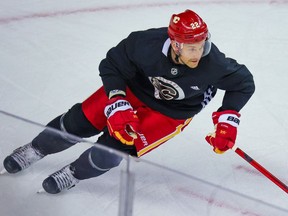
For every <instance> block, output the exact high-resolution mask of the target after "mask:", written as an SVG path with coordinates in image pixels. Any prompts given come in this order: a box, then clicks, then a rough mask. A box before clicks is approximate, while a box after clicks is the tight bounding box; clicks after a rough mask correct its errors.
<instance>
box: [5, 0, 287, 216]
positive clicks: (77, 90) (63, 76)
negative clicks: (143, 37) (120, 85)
mask: <svg viewBox="0 0 288 216" xmlns="http://www.w3.org/2000/svg"><path fill="white" fill-rule="evenodd" d="M0 8H1V10H0V71H1V72H0V101H1V102H0V110H4V111H7V112H10V113H13V114H15V115H18V116H21V117H23V118H25V119H30V120H32V121H35V122H38V123H40V124H44V125H45V124H46V123H47V122H48V121H50V120H51V119H52V118H54V117H55V116H57V115H59V114H61V113H63V112H65V111H66V110H67V109H69V108H70V107H71V106H72V105H73V104H75V103H77V102H81V101H83V100H84V99H85V98H87V97H88V96H89V95H90V94H91V93H93V92H94V91H95V90H96V89H98V88H99V87H100V86H101V81H100V78H99V77H98V64H99V62H100V61H101V59H103V58H104V57H105V54H106V52H107V51H108V49H109V48H111V47H112V46H115V45H116V44H117V43H118V42H119V41H120V40H121V39H122V38H124V37H126V36H127V35H128V34H129V33H130V32H131V31H134V30H142V29H147V28H153V27H161V26H167V24H168V22H169V18H170V15H171V14H172V13H178V12H180V11H183V10H185V9H186V8H190V9H192V10H195V11H197V12H198V13H199V14H200V15H201V16H202V17H203V19H205V20H206V22H207V24H208V26H209V30H210V32H211V34H212V40H213V42H214V43H215V44H216V45H217V46H218V47H219V48H220V50H222V51H223V52H225V53H226V54H227V56H229V57H233V58H235V59H237V60H238V62H240V63H244V64H245V65H246V66H247V67H248V68H249V69H250V70H251V72H252V73H253V74H254V78H255V83H256V92H255V94H254V95H253V97H252V98H251V100H250V101H249V102H248V104H247V106H246V107H245V108H243V110H242V111H241V114H242V117H241V125H240V127H239V133H238V139H237V145H238V146H239V147H241V148H242V149H243V150H244V151H245V152H247V153H248V154H249V155H250V156H252V157H253V158H254V159H255V160H256V161H258V162H259V163H260V164H262V165H263V166H264V167H265V168H266V169H268V170H269V171H271V172H272V173H273V174H274V175H275V176H277V177H278V178H279V179H281V181H283V182H284V183H285V184H288V143H287V134H288V133H287V131H288V126H287V123H288V118H287V117H286V116H287V110H286V109H288V102H287V95H286V93H287V92H288V85H287V82H288V74H287V72H288V64H287V63H286V61H287V59H288V51H287V49H288V1H287V0H273V1H272V0H242V1H240V0H239V1H238V0H230V1H229V0H224V1H223V0H202V1H193V0H191V1H176V0H174V1H167V0H157V1H156V0H145V1H144V0H134V1H132V0H122V1H116V0H109V1H99V0H81V1H79V0H69V1H68V0H67V1H66V0H58V1H48V0H41V1H39V0H26V1H16V0H9V1H1V2H0ZM147 61H149V60H147ZM222 95H223V93H222V92H221V91H219V92H218V94H217V96H216V97H215V99H214V100H213V101H212V102H211V103H210V104H209V106H207V108H205V109H204V110H203V111H202V112H201V113H200V114H199V115H197V116H196V117H195V118H194V119H193V121H192V123H191V124H190V125H189V126H188V127H187V128H186V130H185V131H184V132H183V133H182V135H180V136H178V137H175V138H174V139H173V140H171V141H169V142H167V143H166V144H165V145H163V146H161V147H159V148H158V149H156V150H154V151H153V152H151V153H150V154H147V155H146V156H144V157H143V159H144V160H147V161H150V162H153V163H156V164H161V165H162V166H165V167H169V168H171V169H173V170H177V171H178V172H181V173H186V174H187V175H189V176H190V178H187V177H185V176H183V175H179V174H176V173H173V172H170V171H167V170H164V169H160V168H157V167H155V166H151V165H149V164H147V163H143V162H140V163H136V162H132V164H131V165H132V170H133V172H134V173H135V178H136V185H135V192H136V193H135V202H134V209H133V213H134V214H133V215H135V216H136V215H137V216H142V215H152V216H154V215H155V216H158V215H161V214H162V215H165V216H170V215H173V216H175V215H179V216H182V215H183V216H184V215H189V216H190V215H193V216H194V215H196V216H202V215H209V216H210V215H211V216H220V215H221V216H223V215H229V216H230V215H231V216H234V215H249V216H250V215H251V216H252V215H259V216H266V215H267V216H274V215H275V216H279V215H280V216H281V215H288V207H287V203H288V195H287V194H286V193H285V192H284V191H283V190H281V189H280V188H279V187H278V186H276V185H275V184H274V183H272V182H271V181H270V180H268V179H267V178H266V177H263V175H261V174H260V173H259V172H258V171H256V170H255V169H254V168H253V167H252V166H250V165H249V164H248V163H247V162H246V161H244V160H243V159H242V158H240V157H239V156H238V155H236V154H235V153H234V152H232V151H230V152H227V153H225V154H224V155H217V154H215V153H213V151H212V150H211V148H210V146H209V145H208V144H206V142H205V140H204V137H205V135H206V134H207V133H208V132H210V131H211V130H212V129H213V127H212V122H211V113H212V112H213V111H214V110H216V109H217V108H218V107H219V106H220V105H221V99H222ZM0 122H1V124H0V129H1V131H0V134H1V139H0V159H1V160H3V159H4V157H5V156H6V155H8V154H10V153H11V151H12V150H14V149H15V148H17V147H18V146H20V145H23V144H25V143H27V142H28V141H30V140H31V139H32V138H33V137H34V136H35V135H36V134H37V133H39V132H40V131H41V128H39V127H38V126H34V125H31V124H29V123H27V122H23V121H19V120H16V119H13V118H11V117H7V116H5V115H3V114H0ZM89 146H90V145H89V144H87V143H82V144H79V145H77V146H75V147H72V148H71V149H69V150H67V151H65V152H62V153H60V154H56V155H53V156H50V157H47V158H45V159H43V160H42V161H40V162H39V163H37V164H35V165H34V166H32V167H31V168H29V169H27V170H25V171H24V172H22V173H20V174H16V175H3V176H0V215H1V216H2V215H3V216H18V215H30V216H36V215H42V216H46V215H53V216H58V215H67V216H74V215H75V216H78V215H82V216H92V215H93V216H94V215H106V216H110V215H111V216H112V215H113V216H114V215H117V213H118V198H119V181H120V180H119V176H120V171H121V170H122V169H123V168H124V169H125V162H123V164H121V166H120V167H119V168H116V169H113V170H111V172H109V173H107V174H105V175H103V176H101V177H99V178H95V179H90V180H87V181H85V182H81V183H80V184H79V185H77V187H75V188H73V189H71V190H70V191H68V192H66V193H63V194H60V195H56V196H54V195H48V194H36V191H37V190H38V189H39V188H40V187H41V183H42V180H43V179H44V178H46V177H47V175H49V174H51V173H52V172H54V171H56V170H58V169H60V168H62V166H64V165H66V164H67V163H69V162H71V161H73V160H74V159H76V158H77V157H78V155H80V154H81V153H82V151H83V150H84V149H86V148H88V147H89ZM191 176H194V177H197V178H199V179H202V180H204V181H208V182H210V183H213V184H215V185H219V187H214V186H209V185H206V184H204V183H201V182H199V181H197V180H195V179H194V180H193V179H192V178H191ZM220 185H221V186H222V187H224V188H226V189H228V190H233V191H235V192H237V193H239V194H240V195H239V196H238V195H237V194H235V193H230V192H227V191H225V190H224V191H223V190H220ZM244 196H249V198H245V197H244ZM253 199H256V200H259V201H261V202H265V203H269V204H271V205H273V206H276V207H275V208H274V207H273V206H272V207H271V206H270V207H269V206H268V207H267V206H266V205H265V204H263V203H259V202H256V201H255V200H253ZM277 207H279V209H277ZM285 209H286V210H285Z"/></svg>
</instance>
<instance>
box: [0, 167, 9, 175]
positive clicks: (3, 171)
mask: <svg viewBox="0 0 288 216" xmlns="http://www.w3.org/2000/svg"><path fill="white" fill-rule="evenodd" d="M5 173H8V172H7V170H6V169H4V168H3V169H2V170H1V171H0V175H3V174H5Z"/></svg>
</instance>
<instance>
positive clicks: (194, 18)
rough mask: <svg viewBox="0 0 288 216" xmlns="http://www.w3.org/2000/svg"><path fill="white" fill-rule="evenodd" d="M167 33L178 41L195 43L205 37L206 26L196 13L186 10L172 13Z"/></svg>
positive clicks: (206, 32)
mask: <svg viewBox="0 0 288 216" xmlns="http://www.w3.org/2000/svg"><path fill="white" fill-rule="evenodd" d="M168 35H169V37H170V39H171V40H176V41H177V42H179V43H195V42H198V41H201V40H204V39H206V38H207V36H208V27H207V25H206V23H205V22H204V21H203V20H202V18H201V17H200V16H199V15H198V14H196V13H195V12H193V11H191V10H186V11H184V12H182V13H179V14H173V15H172V17H171V19H170V24H169V27H168Z"/></svg>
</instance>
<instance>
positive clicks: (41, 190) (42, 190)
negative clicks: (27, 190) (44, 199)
mask: <svg viewBox="0 0 288 216" xmlns="http://www.w3.org/2000/svg"><path fill="white" fill-rule="evenodd" d="M41 193H46V191H45V190H44V189H43V188H41V189H39V190H38V191H37V194H41Z"/></svg>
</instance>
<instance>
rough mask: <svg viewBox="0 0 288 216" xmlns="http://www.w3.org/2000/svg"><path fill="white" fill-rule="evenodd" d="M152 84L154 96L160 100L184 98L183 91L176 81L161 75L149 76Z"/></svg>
mask: <svg viewBox="0 0 288 216" xmlns="http://www.w3.org/2000/svg"><path fill="white" fill-rule="evenodd" d="M149 80H150V82H151V84H152V85H153V86H154V97H155V98H157V99H161V100H181V99H183V98H185V94H184V91H183V90H182V88H181V87H180V86H179V85H177V83H175V82H173V81H171V80H167V79H165V78H163V77H149Z"/></svg>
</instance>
